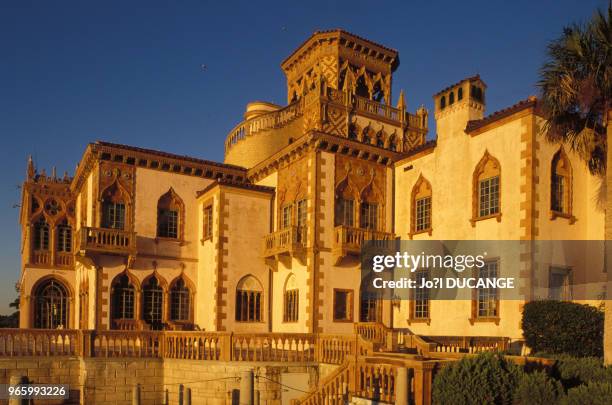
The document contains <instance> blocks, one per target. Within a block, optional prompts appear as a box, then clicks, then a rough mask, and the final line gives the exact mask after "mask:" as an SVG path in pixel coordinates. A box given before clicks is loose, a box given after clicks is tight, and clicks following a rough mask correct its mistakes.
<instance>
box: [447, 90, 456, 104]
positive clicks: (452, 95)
mask: <svg viewBox="0 0 612 405" xmlns="http://www.w3.org/2000/svg"><path fill="white" fill-rule="evenodd" d="M454 102H455V93H454V92H452V91H451V92H450V94H449V95H448V105H451V104H453V103H454Z"/></svg>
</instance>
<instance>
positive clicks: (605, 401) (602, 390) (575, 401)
mask: <svg viewBox="0 0 612 405" xmlns="http://www.w3.org/2000/svg"><path fill="white" fill-rule="evenodd" d="M610 402H612V384H611V383H591V384H589V385H580V386H578V387H576V388H572V389H571V390H569V391H568V392H567V395H566V396H565V397H563V398H562V400H561V404H562V405H585V404H589V405H610Z"/></svg>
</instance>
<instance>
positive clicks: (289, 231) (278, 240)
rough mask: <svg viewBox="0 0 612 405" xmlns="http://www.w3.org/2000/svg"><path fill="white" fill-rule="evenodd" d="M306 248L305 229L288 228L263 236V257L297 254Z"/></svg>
mask: <svg viewBox="0 0 612 405" xmlns="http://www.w3.org/2000/svg"><path fill="white" fill-rule="evenodd" d="M305 246H306V228H305V227H297V226H290V227H288V228H285V229H281V230H280V231H276V232H273V233H271V234H269V235H266V236H264V257H273V256H276V255H279V254H294V253H299V252H301V251H302V249H304V247H305Z"/></svg>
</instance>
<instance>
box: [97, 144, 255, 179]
mask: <svg viewBox="0 0 612 405" xmlns="http://www.w3.org/2000/svg"><path fill="white" fill-rule="evenodd" d="M92 145H93V146H94V147H95V145H100V146H107V147H111V148H118V149H124V150H129V151H133V152H140V153H147V154H150V155H156V156H160V157H165V158H168V159H177V160H184V161H188V162H193V163H198V164H204V165H210V166H217V167H225V168H228V169H234V170H242V171H245V172H246V168H244V167H242V166H236V165H230V164H227V163H219V162H214V161H212V160H205V159H198V158H194V157H191V156H185V155H177V154H174V153H168V152H162V151H159V150H155V149H146V148H139V147H137V146H130V145H123V144H119V143H112V142H105V141H96V142H95V143H93V144H92Z"/></svg>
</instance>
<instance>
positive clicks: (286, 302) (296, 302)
mask: <svg viewBox="0 0 612 405" xmlns="http://www.w3.org/2000/svg"><path fill="white" fill-rule="evenodd" d="M299 313H300V290H299V289H298V286H297V283H296V281H295V275H293V274H290V275H289V277H287V281H286V282H285V292H284V294H283V322H297V321H298V319H299Z"/></svg>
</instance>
